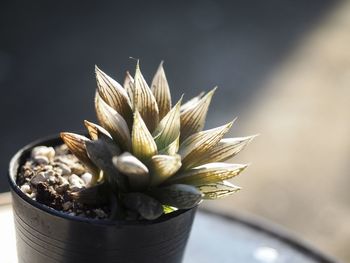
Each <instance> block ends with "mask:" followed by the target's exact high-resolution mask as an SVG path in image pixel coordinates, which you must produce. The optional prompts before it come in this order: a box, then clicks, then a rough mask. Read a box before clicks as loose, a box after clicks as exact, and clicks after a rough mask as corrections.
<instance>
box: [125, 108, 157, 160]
mask: <svg viewBox="0 0 350 263" xmlns="http://www.w3.org/2000/svg"><path fill="white" fill-rule="evenodd" d="M131 137H132V152H133V155H134V156H136V157H137V158H138V159H140V160H141V161H145V160H148V159H150V158H151V157H152V156H153V155H156V154H157V145H156V143H155V141H154V139H153V137H152V135H151V134H150V132H149V130H148V129H147V127H146V124H145V123H144V121H143V120H142V117H141V116H140V113H139V112H138V111H136V112H135V114H134V125H133V127H132V134H131Z"/></svg>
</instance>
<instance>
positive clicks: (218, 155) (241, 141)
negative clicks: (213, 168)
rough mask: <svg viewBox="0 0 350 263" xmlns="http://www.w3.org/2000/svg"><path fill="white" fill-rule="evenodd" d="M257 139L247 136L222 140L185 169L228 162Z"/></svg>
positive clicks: (185, 165) (189, 162) (192, 160)
mask: <svg viewBox="0 0 350 263" xmlns="http://www.w3.org/2000/svg"><path fill="white" fill-rule="evenodd" d="M255 137H256V136H247V137H237V138H224V139H221V141H219V142H218V143H217V144H216V145H215V146H214V147H212V148H211V149H208V150H207V151H205V152H204V153H203V154H201V155H199V156H197V158H192V159H191V160H188V161H186V162H185V163H184V165H183V169H189V168H192V167H196V166H199V165H202V164H206V163H213V162H223V161H226V160H228V159H230V158H232V157H234V156H235V155H236V154H238V153H239V152H240V151H241V150H243V148H245V146H247V145H248V144H249V143H250V142H251V141H252V140H253V139H254V138H255Z"/></svg>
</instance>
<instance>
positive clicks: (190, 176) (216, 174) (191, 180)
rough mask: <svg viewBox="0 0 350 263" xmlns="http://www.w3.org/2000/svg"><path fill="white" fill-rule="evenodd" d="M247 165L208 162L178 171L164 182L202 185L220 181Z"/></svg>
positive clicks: (232, 175) (230, 176) (236, 173)
mask: <svg viewBox="0 0 350 263" xmlns="http://www.w3.org/2000/svg"><path fill="white" fill-rule="evenodd" d="M247 166H248V165H244V164H231V163H209V164H205V165H201V166H198V167H196V168H192V169H190V170H187V171H184V172H179V173H178V174H177V175H176V176H173V177H171V178H170V179H169V180H167V181H166V182H165V184H167V185H169V184H190V185H203V184H211V183H217V182H221V181H224V180H227V179H230V178H232V177H234V176H237V175H238V174H240V173H241V172H242V171H243V170H244V169H245V168H246V167H247Z"/></svg>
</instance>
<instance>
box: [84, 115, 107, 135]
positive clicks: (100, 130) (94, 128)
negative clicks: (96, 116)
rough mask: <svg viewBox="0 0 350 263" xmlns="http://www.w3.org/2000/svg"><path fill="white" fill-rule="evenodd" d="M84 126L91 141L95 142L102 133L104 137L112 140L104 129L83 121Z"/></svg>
mask: <svg viewBox="0 0 350 263" xmlns="http://www.w3.org/2000/svg"><path fill="white" fill-rule="evenodd" d="M84 124H85V127H86V129H87V130H88V132H89V135H90V138H91V139H92V140H97V139H98V134H99V133H103V134H105V135H106V136H108V137H110V138H112V136H111V135H110V134H109V132H108V131H107V130H106V129H105V128H103V127H102V126H100V125H98V124H95V123H93V122H89V121H87V120H84Z"/></svg>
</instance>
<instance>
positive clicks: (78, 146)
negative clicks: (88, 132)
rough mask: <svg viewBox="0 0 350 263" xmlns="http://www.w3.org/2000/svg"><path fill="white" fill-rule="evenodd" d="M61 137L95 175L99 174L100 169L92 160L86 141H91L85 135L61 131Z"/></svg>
mask: <svg viewBox="0 0 350 263" xmlns="http://www.w3.org/2000/svg"><path fill="white" fill-rule="evenodd" d="M60 135H61V138H62V140H63V141H64V143H65V144H66V145H67V146H68V149H69V150H70V151H71V152H72V153H73V154H74V155H75V156H76V157H77V158H78V159H79V160H80V161H81V162H82V163H83V164H84V165H85V166H86V167H87V168H88V169H89V170H90V172H91V173H92V174H93V175H94V176H98V174H99V169H98V168H97V167H96V165H94V163H93V162H92V161H91V160H90V158H89V156H88V154H87V151H86V145H85V143H86V142H88V141H90V140H89V139H88V138H86V137H85V136H82V135H79V134H74V133H70V132H61V134H60Z"/></svg>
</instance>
